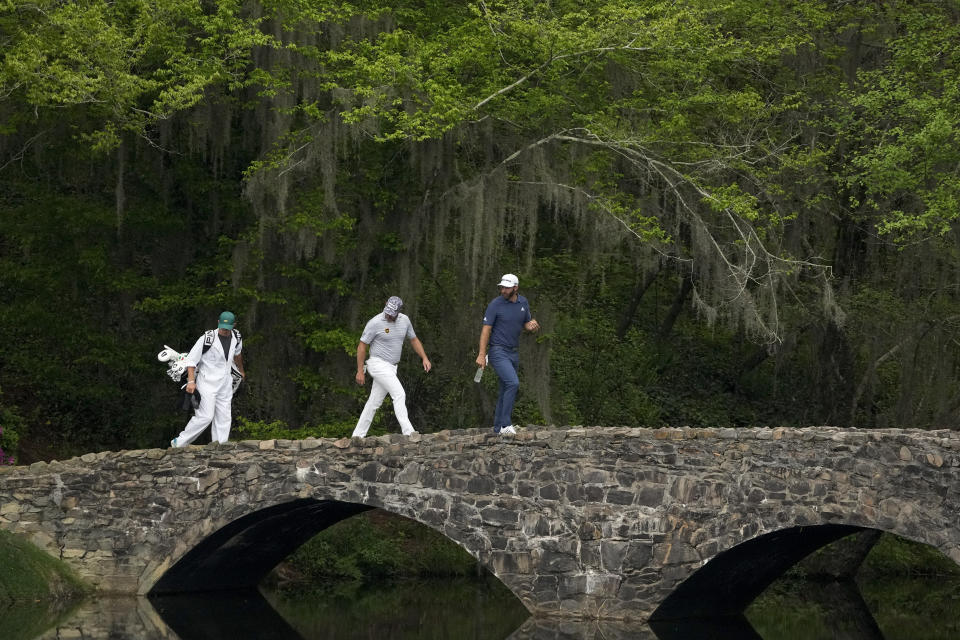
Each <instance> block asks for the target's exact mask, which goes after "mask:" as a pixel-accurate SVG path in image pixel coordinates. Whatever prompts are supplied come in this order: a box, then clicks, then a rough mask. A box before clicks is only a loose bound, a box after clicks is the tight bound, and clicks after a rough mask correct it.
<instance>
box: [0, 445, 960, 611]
mask: <svg viewBox="0 0 960 640" xmlns="http://www.w3.org/2000/svg"><path fill="white" fill-rule="evenodd" d="M958 451H960V434H957V433H954V432H951V431H916V430H900V429H893V430H846V429H838V428H833V427H809V428H805V429H785V428H783V429H767V428H758V429H691V428H684V429H635V428H626V427H623V428H610V427H587V428H583V427H564V428H548V427H530V428H528V429H524V430H521V432H520V433H519V434H518V435H517V436H516V437H515V438H501V437H499V436H493V435H491V434H489V433H487V432H486V431H481V430H462V431H443V432H439V433H435V434H425V435H419V436H414V437H412V438H409V439H408V438H404V437H402V436H398V435H392V436H381V437H377V438H367V439H364V440H350V439H342V440H332V439H306V440H300V441H282V440H277V441H273V440H270V441H243V442H230V443H226V444H223V445H208V446H204V447H187V448H185V449H167V450H160V449H151V450H141V451H121V452H102V453H95V454H94V453H91V454H86V455H84V456H80V457H79V458H73V459H71V460H66V461H62V462H51V463H35V464H33V465H30V466H29V467H12V468H0V527H3V528H4V529H8V530H10V531H13V532H15V533H18V534H20V535H24V536H27V537H29V538H30V539H32V540H33V542H35V543H36V544H37V545H38V546H40V547H41V548H44V549H46V550H47V551H48V552H50V553H52V554H53V555H55V556H57V557H60V558H63V559H64V560H66V561H67V562H68V563H70V564H71V565H72V566H74V567H75V568H76V569H77V571H78V572H79V573H80V574H81V576H83V577H84V578H86V579H87V580H88V581H90V582H91V583H92V584H93V585H95V586H96V587H97V588H99V589H101V590H104V591H115V592H127V593H147V592H150V591H151V590H163V589H166V590H171V589H177V590H189V589H197V590H200V589H204V588H215V587H217V586H233V587H237V586H248V583H249V584H253V583H255V582H256V581H258V580H259V579H260V578H261V577H262V575H263V574H264V573H265V572H266V571H269V569H270V568H271V567H272V566H273V564H275V563H276V562H277V561H279V560H280V559H282V558H283V557H284V556H285V555H286V554H288V553H289V552H290V551H291V550H292V548H295V546H296V545H298V544H301V543H302V542H303V541H304V540H305V539H307V538H308V537H309V536H310V535H313V534H314V533H316V532H317V531H319V530H322V529H323V528H324V527H326V526H328V525H329V524H332V523H333V522H335V521H336V520H337V519H339V518H342V517H347V516H349V515H352V513H355V512H356V511H357V510H359V509H361V508H365V507H367V508H369V507H378V508H383V509H385V510H387V511H391V512H393V513H396V514H399V515H402V516H406V517H409V518H412V519H414V520H417V521H419V522H422V523H424V524H426V525H428V526H431V527H433V528H435V529H438V530H440V531H442V532H443V533H444V534H445V535H447V536H448V537H449V538H451V539H453V540H455V541H456V542H458V543H459V544H460V545H462V546H463V547H464V548H465V549H466V550H467V551H469V552H470V553H471V554H472V555H474V556H475V557H476V558H478V560H480V562H481V563H483V564H484V566H486V567H487V568H488V569H489V570H490V571H491V572H493V573H494V574H495V575H496V576H497V577H498V578H500V580H502V581H503V582H504V583H505V584H506V585H507V586H508V587H509V588H510V589H511V590H513V592H514V593H515V594H517V596H518V597H519V598H520V599H521V600H522V601H523V602H524V604H525V605H526V606H527V608H528V609H529V610H530V611H531V612H533V613H537V614H541V615H543V614H546V615H570V616H578V617H590V618H596V617H603V618H612V619H646V618H649V617H650V616H651V615H653V614H654V612H655V611H657V610H658V607H660V606H661V605H662V604H663V603H664V602H665V601H666V600H667V598H668V597H669V596H670V594H672V593H674V592H679V593H683V590H679V591H678V587H679V585H680V584H681V583H683V582H684V581H685V580H687V578H689V577H690V576H691V575H693V574H694V573H695V572H697V571H698V570H700V569H704V568H706V567H710V566H711V565H712V566H713V567H721V568H722V567H727V569H726V571H728V572H735V568H734V567H733V565H729V566H728V564H725V561H724V558H727V559H731V558H735V557H737V556H735V555H730V554H729V553H728V552H732V550H734V549H735V548H736V547H737V546H738V545H741V544H742V543H745V542H748V541H757V540H759V541H760V542H759V543H757V544H754V545H753V546H751V547H749V548H750V549H752V550H753V551H751V554H752V555H750V556H749V557H747V558H740V557H737V563H736V566H741V567H743V571H741V574H739V578H737V580H731V579H730V575H729V573H728V575H727V579H726V581H725V582H723V579H722V578H717V580H720V581H721V582H720V583H719V584H717V585H714V584H713V583H710V582H707V583H704V584H705V585H706V586H703V585H701V587H700V588H699V590H696V591H694V592H691V593H692V595H690V596H689V597H688V600H703V599H704V598H708V597H709V592H710V591H711V589H712V588H713V587H716V588H717V589H720V590H721V591H724V590H725V591H731V589H735V590H736V591H737V593H736V594H728V595H727V596H726V597H725V598H721V599H720V600H717V601H715V602H714V603H713V605H711V606H712V607H713V608H712V609H709V608H708V609H709V610H710V611H712V612H714V613H716V612H718V611H722V610H724V609H732V608H736V607H738V606H740V605H741V604H742V600H743V599H744V598H747V597H752V596H750V592H751V590H755V589H756V588H757V587H758V584H759V582H761V581H762V580H760V578H761V577H762V578H763V580H769V579H772V578H770V577H769V576H767V573H770V572H771V571H774V570H776V571H780V570H782V569H783V568H785V566H789V565H785V564H784V563H788V562H789V563H792V562H793V561H795V560H796V558H793V557H792V556H791V555H790V554H789V553H786V552H782V549H781V547H784V548H785V547H788V546H792V547H797V548H799V547H802V546H803V545H802V544H799V545H798V543H797V541H798V540H803V539H806V540H808V541H810V544H822V543H823V541H824V540H826V541H829V540H828V538H831V536H833V537H835V536H836V535H839V534H841V533H843V532H845V531H848V530H847V529H843V528H842V527H850V528H852V529H849V530H855V528H872V529H880V530H884V531H890V532H893V533H897V534H899V535H902V536H905V537H908V538H912V539H914V540H919V541H921V542H926V543H928V544H931V545H933V546H935V547H937V548H939V549H941V550H942V551H943V552H944V553H946V554H947V555H949V556H950V557H951V558H953V559H954V560H955V561H960V526H958V521H957V518H958V517H960V516H958V514H960V510H958V508H957V507H958V506H960V505H958V498H957V496H958V489H960V471H958V467H960V462H958ZM337 505H340V506H337ZM343 505H347V506H343ZM349 505H353V506H349ZM818 527H834V529H831V530H830V532H828V531H827V529H819V531H820V533H819V534H818V535H806V534H805V533H804V531H806V530H807V529H809V530H811V531H812V530H813V529H815V528H818ZM838 527H840V528H838ZM775 534H776V535H775ZM764 540H767V541H768V542H769V544H767V545H766V546H764V543H763V541H764ZM777 545H780V546H777ZM743 548H744V549H746V548H748V547H743ZM778 549H781V550H780V551H778ZM281 554H282V555H281ZM778 554H779V555H778ZM781 565H784V566H781ZM761 567H766V568H767V570H764V571H760V570H759V568H761ZM771 567H772V569H771ZM703 575H707V574H706V573H705V574H703ZM773 577H775V576H773ZM690 584H694V582H691V583H690ZM711 585H713V586H711ZM704 591H707V592H708V593H707V594H706V595H705V594H704V593H703V592H704ZM734 596H736V597H734ZM747 601H748V602H749V600H747ZM674 604H676V603H674ZM673 610H676V607H674V609H673ZM663 611H666V610H662V611H661V612H663Z"/></svg>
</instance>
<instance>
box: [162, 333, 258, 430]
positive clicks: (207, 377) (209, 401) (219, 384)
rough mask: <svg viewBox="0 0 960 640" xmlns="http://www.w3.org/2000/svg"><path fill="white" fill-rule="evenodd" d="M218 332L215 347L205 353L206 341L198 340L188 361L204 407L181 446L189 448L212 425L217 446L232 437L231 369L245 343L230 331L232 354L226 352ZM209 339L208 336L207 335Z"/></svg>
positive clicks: (214, 339) (189, 425)
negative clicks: (192, 368) (195, 369)
mask: <svg viewBox="0 0 960 640" xmlns="http://www.w3.org/2000/svg"><path fill="white" fill-rule="evenodd" d="M213 331H214V334H215V335H214V337H213V344H212V345H210V348H209V349H207V352H206V353H203V338H204V336H200V339H198V340H197V342H196V344H194V345H193V348H192V349H190V353H188V354H187V357H186V358H185V359H184V367H196V368H197V371H196V381H197V391H199V392H200V406H199V407H197V410H196V411H195V412H194V414H193V417H192V418H190V422H188V423H187V426H185V427H184V428H183V431H181V432H180V435H178V436H177V446H178V447H185V446H187V445H188V444H190V443H191V442H193V441H194V440H196V439H197V436H199V435H200V434H201V433H203V430H204V429H206V428H207V425H209V424H210V422H211V421H212V422H213V427H212V434H211V435H212V436H213V440H214V441H215V442H220V443H223V442H226V441H227V438H229V437H230V421H231V416H230V406H231V403H232V402H233V376H232V375H231V373H230V367H231V365H232V364H233V358H234V356H237V355H240V352H241V350H242V349H243V341H242V340H237V335H236V333H235V332H234V331H233V330H231V331H230V347H229V349H228V351H229V352H230V353H229V354H225V353H224V352H223V344H222V341H221V340H220V335H219V334H217V331H216V329H214V330H213ZM204 335H206V334H204Z"/></svg>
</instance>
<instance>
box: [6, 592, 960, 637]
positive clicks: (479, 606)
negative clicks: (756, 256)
mask: <svg viewBox="0 0 960 640" xmlns="http://www.w3.org/2000/svg"><path fill="white" fill-rule="evenodd" d="M861 591H862V593H863V594H864V595H863V596H861ZM958 603H960V584H958V583H957V582H956V581H949V580H939V581H929V580H922V579H900V580H893V581H891V580H887V581H884V582H882V583H869V584H866V585H862V586H861V588H860V589H858V588H857V585H856V584H854V583H852V582H851V583H842V582H831V583H811V582H786V581H785V582H781V583H775V585H774V587H772V588H771V590H769V591H768V592H767V593H765V594H764V595H763V596H761V598H760V599H759V600H758V601H757V602H755V603H754V604H753V605H751V607H750V608H749V609H748V610H747V612H746V616H745V617H736V618H728V619H723V620H684V621H671V622H659V623H654V624H653V625H652V626H648V625H646V624H643V623H639V622H634V623H617V622H607V621H572V620H558V619H534V618H529V617H528V615H527V612H526V610H525V609H524V608H523V607H522V606H521V605H520V603H519V602H518V601H517V600H516V599H515V598H514V597H513V596H512V594H510V593H509V592H508V591H506V589H505V588H504V587H503V586H502V585H501V584H500V583H499V582H497V581H496V580H492V579H491V580H487V581H477V580H454V581H450V580H445V581H412V582H400V583H393V584H384V585H377V586H361V585H356V584H347V585H338V586H336V587H331V588H325V589H320V590H312V591H307V592H280V593H275V592H264V593H263V594H261V593H260V592H252V593H239V594H237V593H235V594H224V593H220V594H209V595H196V594H195V595H189V596H175V597H172V596H166V597H162V598H154V599H152V600H148V599H146V598H135V597H126V598H123V597H111V598H95V599H90V600H87V601H84V602H82V603H80V604H79V605H78V606H77V607H76V608H74V609H72V610H63V609H59V610H58V609H49V608H45V607H38V606H35V605H32V604H29V605H22V604H21V605H17V606H16V607H15V608H12V609H9V610H6V611H4V610H0V637H2V638H4V640H40V639H42V640H55V639H61V638H68V637H70V638H98V639H99V638H116V639H118V640H119V639H126V638H137V639H143V640H177V639H179V640H200V639H202V640H219V639H224V640H227V639H229V640H244V639H246V638H257V639H261V638H263V639H268V640H270V639H280V640H288V639H289V640H320V639H323V640H326V639H328V638H336V639H338V640H340V639H347V640H349V639H351V638H357V639H359V638H378V640H401V639H406V638H425V639H429V638H436V639H438V640H439V639H441V638H442V639H446V638H464V639H467V640H470V639H473V640H481V639H483V640H486V639H489V640H504V639H507V640H600V639H603V640H680V639H683V640H688V639H689V638H712V639H724V638H738V639H740V638H748V639H749V638H756V639H762V640H820V639H823V640H835V639H838V638H843V639H846V640H877V639H879V638H885V639H886V640H895V639H898V638H917V637H923V638H931V639H935V640H936V639H940V638H943V639H944V640H945V639H946V638H955V637H957V636H958V631H960V607H958V606H957V604H958Z"/></svg>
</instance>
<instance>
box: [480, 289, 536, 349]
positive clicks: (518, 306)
mask: <svg viewBox="0 0 960 640" xmlns="http://www.w3.org/2000/svg"><path fill="white" fill-rule="evenodd" d="M532 318H533V316H531V315H530V303H528V302H527V299H526V298H524V297H523V296H517V301H516V302H510V301H509V300H506V299H504V297H503V296H497V297H496V298H494V299H493V300H491V301H490V304H489V305H487V310H486V311H485V312H484V313H483V324H485V325H490V326H491V327H493V328H492V329H491V330H490V346H497V347H507V348H510V349H513V348H516V347H517V346H519V344H520V334H521V333H523V325H525V324H526V323H528V322H530V320H531V319H532Z"/></svg>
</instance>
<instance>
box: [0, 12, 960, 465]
mask: <svg viewBox="0 0 960 640" xmlns="http://www.w3.org/2000/svg"><path fill="white" fill-rule="evenodd" d="M934 26H935V27H936V28H933V27H934ZM958 28H960V27H958V17H957V15H956V12H955V11H954V10H953V8H951V6H949V5H948V4H947V3H942V2H934V1H933V0H924V1H923V2H918V3H912V4H904V3H897V2H880V3H879V4H875V5H868V4H864V3H839V4H838V3H824V2H809V1H800V0H795V1H789V2H779V3H773V2H759V1H755V0H724V1H721V2H715V1H714V2H707V1H705V0H693V1H690V2H684V3H681V4H677V3H675V2H664V1H659V0H648V1H643V2H628V1H626V0H589V1H587V2H582V3H574V2H550V3H542V2H540V3H537V2H526V1H521V0H496V1H492V0H491V1H487V2H484V3H449V2H446V3H445V2H439V1H436V2H422V1H417V2H412V1H407V0H401V1H399V2H394V3H390V4H389V5H386V4H384V3H383V2H380V1H378V0H358V1H356V2H351V3H347V2H334V1H320V2H313V1H311V2H307V1H305V0H261V1H260V2H253V3H241V2H236V1H229V2H218V3H213V4H210V3H207V4H203V3H200V4H197V3H189V2H184V1H183V0H125V1H124V2H104V1H101V0H89V1H84V2H74V3H62V2H53V1H52V0H45V1H43V2H39V3H37V2H25V1H21V0H11V1H8V2H4V3H2V4H0V42H2V43H3V50H4V56H3V59H2V60H0V294H2V295H3V300H4V305H3V306H2V308H0V335H3V336H4V340H3V344H0V387H2V389H3V396H2V404H0V419H2V421H3V422H2V427H3V430H4V431H3V434H2V435H0V438H2V440H0V447H3V448H4V450H5V451H7V453H8V454H9V452H10V451H11V447H15V448H16V451H17V454H18V460H20V461H22V462H31V461H33V460H36V459H40V458H51V457H63V456H65V455H70V454H73V453H82V452H85V451H87V450H91V449H103V448H130V447H143V446H158V445H162V444H163V443H165V442H167V441H168V440H169V438H170V437H171V436H172V434H173V433H175V432H176V431H177V430H178V429H179V428H180V427H181V426H182V424H181V423H182V419H183V416H180V415H178V414H176V413H174V412H173V411H172V409H171V410H169V411H168V410H166V408H168V407H172V406H173V404H174V400H175V395H176V386H175V385H174V384H173V383H171V382H170V381H169V380H167V379H166V378H165V377H164V375H163V367H162V365H160V364H158V363H157V362H156V361H155V354H156V353H157V352H158V351H159V350H160V349H161V348H162V347H163V345H165V344H170V345H171V346H173V347H175V348H177V349H180V350H185V349H186V348H189V346H190V345H191V344H192V343H193V341H195V340H196V339H197V337H198V336H199V335H200V333H201V332H202V331H203V330H204V329H206V328H210V326H212V324H211V323H212V319H213V318H215V317H216V315H217V313H219V312H220V311H221V310H223V309H224V308H230V309H232V310H234V311H235V312H237V314H238V317H239V319H240V323H241V324H240V326H241V330H242V331H243V332H244V335H245V338H246V354H245V358H246V359H247V363H248V371H249V372H250V377H249V379H248V381H247V383H245V385H244V386H243V387H242V388H241V393H240V395H239V396H238V397H237V398H236V399H235V403H234V408H235V413H237V414H238V415H239V416H241V417H243V418H245V420H246V421H243V420H238V423H237V432H236V436H237V437H302V436H306V435H328V436H330V437H342V436H345V435H349V432H350V428H351V425H352V424H354V422H355V420H356V416H357V415H358V414H359V412H360V409H361V407H362V406H363V403H364V401H365V398H366V395H367V393H368V389H367V388H362V387H359V386H357V385H356V384H354V382H353V375H354V368H355V357H356V352H355V348H356V343H357V339H358V337H359V333H360V330H361V328H362V326H363V323H364V322H365V321H366V319H367V318H369V317H370V316H371V315H373V314H374V313H377V312H378V310H379V308H380V307H381V306H382V303H383V300H384V299H386V297H387V296H389V295H394V294H399V295H401V297H403V298H404V299H405V300H406V301H407V304H408V308H407V310H408V312H409V313H410V315H411V317H412V318H413V320H414V324H415V327H416V329H417V333H418V335H419V336H420V337H421V340H422V341H423V342H424V345H425V346H426V348H427V351H428V354H429V355H430V358H431V360H432V361H433V364H434V369H433V371H431V372H430V373H429V374H424V372H423V371H422V368H420V367H419V362H417V361H416V359H414V358H412V357H411V356H410V350H409V347H408V348H407V351H406V354H405V357H404V359H403V360H401V364H400V376H401V380H403V382H404V385H405V388H406V390H407V405H408V409H409V410H410V413H411V416H412V418H413V420H414V423H415V425H416V426H417V428H418V429H421V430H424V431H431V430H440V429H443V428H465V427H477V426H487V425H488V423H489V415H488V414H489V411H490V407H491V405H492V402H493V398H494V397H495V393H496V379H495V376H493V375H489V374H488V375H486V376H485V377H484V381H483V383H482V384H481V385H473V383H472V382H471V379H472V369H473V359H474V358H475V357H476V353H475V350H476V346H477V335H478V333H479V319H480V317H481V314H482V312H483V307H484V306H485V305H486V303H487V302H488V301H489V299H490V298H491V297H492V296H493V295H494V294H495V291H493V290H492V289H491V288H490V287H489V284H488V283H492V282H494V278H495V277H496V276H497V275H499V274H500V273H502V272H504V271H514V272H519V273H520V274H521V281H522V283H523V292H524V294H525V295H527V297H528V298H529V299H530V300H531V303H532V305H533V309H534V312H535V315H539V316H540V319H541V321H542V323H543V325H544V329H543V331H542V333H541V334H540V335H539V336H527V337H524V338H523V342H522V345H521V349H522V351H523V354H522V358H521V359H522V367H521V385H522V387H521V393H520V398H519V402H518V405H517V414H516V418H517V420H518V421H520V422H566V423H581V422H583V423H597V424H634V425H648V426H649V425H662V424H671V425H683V424H691V425H698V426H721V425H746V424H783V425H798V424H811V423H812V424H824V423H835V424H841V425H844V426H847V425H863V426H919V427H952V426H956V425H957V424H960V422H958V418H960V402H958V401H957V400H956V398H958V397H960V383H958V378H957V374H956V372H957V371H958V370H960V367H958V366H957V365H958V362H960V351H958V349H957V345H956V344H955V341H954V338H953V335H954V334H955V332H956V330H957V329H958V328H960V320H958V318H960V304H958V302H957V299H956V291H957V286H956V278H955V265H956V263H957V259H958V250H957V246H958V245H957V243H956V237H955V236H956V229H955V227H956V224H955V223H956V220H955V216H956V211H957V203H958V201H960V198H958V194H960V188H958V186H957V185H958V183H957V180H956V178H957V175H956V174H957V167H958V166H960V162H958V158H957V157H956V153H957V152H956V149H957V148H958V145H957V142H958V140H957V125H958V123H957V113H958V110H957V109H956V105H957V101H958V98H960V95H958V88H957V87H958V85H957V78H958V77H960V74H958V73H957V64H958V61H960V53H958V49H957V47H958V44H957V43H958V42H960V38H958V37H957V36H958V35H960V33H958ZM106 151H109V153H105V152H106ZM894 249H895V250H894ZM648 279H649V282H647V280H648ZM827 282H831V283H832V284H833V286H832V287H829V288H828V287H826V286H824V285H825V283H827ZM685 283H687V284H688V285H689V286H687V287H686V288H684V284H685ZM754 342H761V343H763V347H762V348H761V347H757V346H756V345H755V344H754ZM395 430H396V425H395V424H394V419H393V416H392V412H391V411H390V407H389V404H387V405H385V406H384V407H383V409H381V411H380V412H379V413H378V418H377V422H376V425H375V430H374V433H386V432H391V431H395ZM15 438H17V439H18V442H17V443H16V444H15V443H14V439H15Z"/></svg>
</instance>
